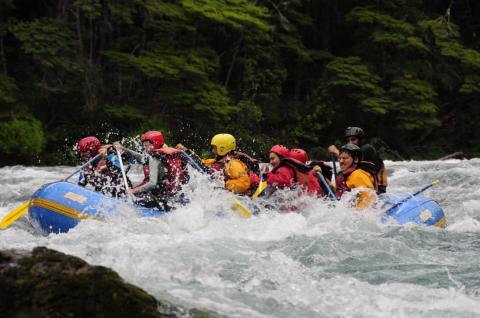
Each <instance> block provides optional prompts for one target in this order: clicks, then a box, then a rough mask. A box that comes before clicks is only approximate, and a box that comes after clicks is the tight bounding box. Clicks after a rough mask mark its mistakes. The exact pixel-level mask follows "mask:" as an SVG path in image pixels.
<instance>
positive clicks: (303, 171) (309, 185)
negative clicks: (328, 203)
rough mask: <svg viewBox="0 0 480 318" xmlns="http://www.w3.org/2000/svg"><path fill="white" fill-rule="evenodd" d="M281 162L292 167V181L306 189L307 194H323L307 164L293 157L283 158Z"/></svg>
mask: <svg viewBox="0 0 480 318" xmlns="http://www.w3.org/2000/svg"><path fill="white" fill-rule="evenodd" d="M283 164H285V165H286V166H288V167H290V168H292V169H293V172H294V174H293V176H294V177H293V181H294V182H296V183H298V184H299V185H300V187H302V188H303V189H306V190H307V193H308V194H309V195H319V196H323V191H322V188H321V187H320V183H319V182H318V179H317V177H316V176H315V175H314V174H313V171H312V170H311V168H310V167H309V166H307V165H305V164H304V163H303V162H301V161H298V160H296V159H293V158H285V159H283Z"/></svg>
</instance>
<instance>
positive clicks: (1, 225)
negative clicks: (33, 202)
mask: <svg viewBox="0 0 480 318" xmlns="http://www.w3.org/2000/svg"><path fill="white" fill-rule="evenodd" d="M99 156H100V155H99V154H98V155H96V156H95V157H93V158H91V159H90V160H88V161H87V162H85V163H84V164H83V165H82V166H81V167H80V168H78V169H77V170H75V172H73V173H72V174H71V175H69V176H68V177H66V178H65V179H64V181H67V180H68V179H70V178H71V177H73V176H74V175H76V174H77V173H78V172H80V171H81V170H82V169H83V168H85V167H86V166H87V165H89V164H90V163H91V162H92V161H93V160H95V159H97V158H98V157H99ZM29 205H30V200H28V201H27V202H24V203H23V204H22V205H20V206H19V207H17V208H16V209H14V210H13V211H11V212H9V213H8V214H7V215H6V216H5V217H4V218H3V219H2V221H1V222H0V229H1V230H3V229H6V228H7V227H9V226H10V225H11V224H12V223H13V222H15V221H16V220H18V219H19V218H20V217H21V216H22V215H24V214H25V213H26V212H27V211H28V207H29Z"/></svg>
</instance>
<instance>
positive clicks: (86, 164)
mask: <svg viewBox="0 0 480 318" xmlns="http://www.w3.org/2000/svg"><path fill="white" fill-rule="evenodd" d="M99 156H100V154H98V155H96V156H95V157H93V158H91V159H90V160H88V161H87V162H85V163H84V164H83V165H82V166H81V167H80V168H78V169H77V170H75V172H73V173H72V174H71V175H69V176H68V177H66V178H65V181H68V179H70V178H71V177H73V176H74V175H76V174H77V173H79V172H80V171H82V169H83V168H85V167H86V166H88V165H89V164H90V163H92V161H93V160H95V159H97V158H98V157H99Z"/></svg>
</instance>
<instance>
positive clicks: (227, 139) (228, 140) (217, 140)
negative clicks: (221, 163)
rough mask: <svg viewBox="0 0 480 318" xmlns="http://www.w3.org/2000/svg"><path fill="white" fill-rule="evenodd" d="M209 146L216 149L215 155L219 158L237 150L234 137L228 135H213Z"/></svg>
mask: <svg viewBox="0 0 480 318" xmlns="http://www.w3.org/2000/svg"><path fill="white" fill-rule="evenodd" d="M210 144H211V145H212V146H215V147H217V154H218V155H220V156H225V155H226V154H227V153H229V152H230V151H232V150H235V149H236V148H237V142H236V141H235V137H233V136H232V135H230V134H218V135H215V136H213V138H212V141H211V142H210Z"/></svg>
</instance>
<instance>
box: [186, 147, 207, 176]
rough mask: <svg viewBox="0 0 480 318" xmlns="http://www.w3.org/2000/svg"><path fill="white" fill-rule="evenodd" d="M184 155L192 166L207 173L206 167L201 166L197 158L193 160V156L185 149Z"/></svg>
mask: <svg viewBox="0 0 480 318" xmlns="http://www.w3.org/2000/svg"><path fill="white" fill-rule="evenodd" d="M182 155H183V156H184V157H185V158H186V159H187V160H188V162H189V163H190V164H191V165H192V167H194V168H195V169H197V170H198V171H200V172H201V173H206V171H205V169H203V168H202V167H200V165H199V164H198V163H197V162H196V161H195V160H193V158H192V157H191V156H190V155H189V154H188V153H187V152H186V151H185V150H182Z"/></svg>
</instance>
